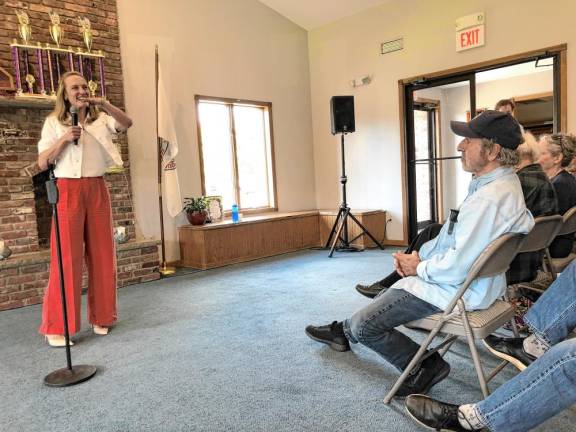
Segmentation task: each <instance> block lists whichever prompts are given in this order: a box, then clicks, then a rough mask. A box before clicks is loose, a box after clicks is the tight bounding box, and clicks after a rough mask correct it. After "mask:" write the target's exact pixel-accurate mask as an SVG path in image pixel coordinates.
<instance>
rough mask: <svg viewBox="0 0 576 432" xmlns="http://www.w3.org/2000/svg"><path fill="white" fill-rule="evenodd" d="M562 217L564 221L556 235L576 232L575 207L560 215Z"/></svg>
mask: <svg viewBox="0 0 576 432" xmlns="http://www.w3.org/2000/svg"><path fill="white" fill-rule="evenodd" d="M562 219H563V220H564V223H563V224H562V228H561V229H560V231H559V232H558V235H563V234H572V233H573V232H576V207H572V208H571V209H569V210H568V211H566V213H564V216H562Z"/></svg>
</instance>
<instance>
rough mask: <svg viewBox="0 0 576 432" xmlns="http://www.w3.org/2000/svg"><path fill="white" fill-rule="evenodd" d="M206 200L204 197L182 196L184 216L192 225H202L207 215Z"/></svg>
mask: <svg viewBox="0 0 576 432" xmlns="http://www.w3.org/2000/svg"><path fill="white" fill-rule="evenodd" d="M207 208H208V200H207V199H206V198H205V197H203V196H202V197H199V198H184V208H183V209H182V211H185V212H186V217H187V218H188V221H189V222H190V223H191V224H192V225H204V224H205V223H206V217H207V216H208V211H207Z"/></svg>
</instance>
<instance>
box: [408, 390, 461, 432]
mask: <svg viewBox="0 0 576 432" xmlns="http://www.w3.org/2000/svg"><path fill="white" fill-rule="evenodd" d="M405 406H406V411H407V412H408V414H409V415H410V417H412V418H413V419H414V420H416V422H417V423H420V424H421V425H422V426H424V427H426V428H427V429H432V430H437V431H453V432H462V431H466V429H464V428H463V427H462V426H461V425H460V422H459V421H458V405H452V404H447V403H444V402H440V401H437V400H435V399H432V398H429V397H428V396H424V395H419V394H415V395H410V396H408V397H407V398H406V402H405Z"/></svg>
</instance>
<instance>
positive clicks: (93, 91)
mask: <svg viewBox="0 0 576 432" xmlns="http://www.w3.org/2000/svg"><path fill="white" fill-rule="evenodd" d="M97 88H98V83H97V82H96V81H93V80H90V81H88V90H90V96H92V97H95V96H96V89H97Z"/></svg>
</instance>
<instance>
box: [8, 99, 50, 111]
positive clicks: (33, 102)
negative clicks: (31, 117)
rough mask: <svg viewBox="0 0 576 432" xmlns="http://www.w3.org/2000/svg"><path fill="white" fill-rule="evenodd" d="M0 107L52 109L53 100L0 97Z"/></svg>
mask: <svg viewBox="0 0 576 432" xmlns="http://www.w3.org/2000/svg"><path fill="white" fill-rule="evenodd" d="M0 107H8V108H28V109H35V108H36V109H52V108H54V100H53V99H48V98H26V97H18V98H16V97H7V96H0Z"/></svg>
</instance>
